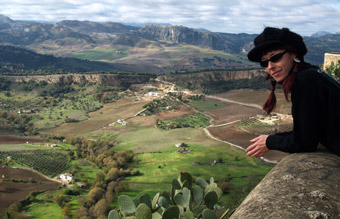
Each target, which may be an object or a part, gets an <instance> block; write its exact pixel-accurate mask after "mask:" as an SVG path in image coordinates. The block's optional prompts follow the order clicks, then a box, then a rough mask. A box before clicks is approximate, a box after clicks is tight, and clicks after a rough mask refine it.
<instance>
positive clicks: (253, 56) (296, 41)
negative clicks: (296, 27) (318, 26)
mask: <svg viewBox="0 0 340 219" xmlns="http://www.w3.org/2000/svg"><path fill="white" fill-rule="evenodd" d="M254 46H255V47H254V48H253V49H252V50H250V52H249V53H248V59H249V60H250V61H253V62H260V61H261V58H262V55H263V52H265V51H266V50H268V49H270V48H271V47H273V48H275V47H284V46H292V47H293V48H294V49H295V50H296V51H297V52H298V56H299V57H301V58H302V57H303V56H304V55H306V53H307V48H306V45H305V43H304V42H303V38H302V37H301V36H300V35H299V34H296V33H294V32H292V31H290V30H289V29H288V28H282V29H279V28H274V27H266V28H265V29H264V30H263V32H262V33H261V34H260V35H258V36H257V37H256V38H255V39H254Z"/></svg>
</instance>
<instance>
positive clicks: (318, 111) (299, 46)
mask: <svg viewBox="0 0 340 219" xmlns="http://www.w3.org/2000/svg"><path fill="white" fill-rule="evenodd" d="M306 53H307V48H306V45H305V43H304V42H303V39H302V37H301V36H300V35H298V34H296V33H294V32H291V31H290V30H289V29H288V28H282V29H279V28H272V27H266V28H265V29H264V31H263V32H262V33H261V34H260V35H258V36H257V37H256V38H255V40H254V48H253V49H252V50H251V51H250V52H249V53H248V58H249V60H251V61H254V62H259V63H260V65H261V66H262V67H263V68H265V71H266V72H267V79H269V80H270V82H271V86H272V91H271V94H270V95H269V97H268V99H267V101H266V103H265V104H264V107H263V109H264V110H265V111H266V112H267V113H268V114H269V113H270V112H271V111H272V110H273V109H274V108H275V104H276V98H275V93H274V91H275V85H276V83H279V84H281V85H282V88H283V91H284V94H285V96H286V99H287V100H288V101H289V100H291V101H292V116H293V131H291V132H283V133H277V134H274V135H269V136H268V135H260V136H258V137H257V138H254V139H252V140H250V142H251V143H253V144H252V145H250V146H249V147H248V148H247V149H246V152H247V155H249V156H252V157H261V156H263V155H265V154H266V153H267V152H269V150H279V151H284V152H290V153H295V152H312V151H316V149H317V146H318V145H319V144H321V145H323V146H324V147H326V148H327V149H328V150H329V151H330V152H332V153H335V154H337V155H339V156H340V84H339V83H338V82H336V81H335V80H334V79H332V78H330V77H329V76H328V75H327V74H325V73H323V72H322V71H321V70H320V69H319V68H318V67H316V66H312V65H310V64H308V63H306V62H305V61H304V55H306ZM289 96H290V97H289Z"/></svg>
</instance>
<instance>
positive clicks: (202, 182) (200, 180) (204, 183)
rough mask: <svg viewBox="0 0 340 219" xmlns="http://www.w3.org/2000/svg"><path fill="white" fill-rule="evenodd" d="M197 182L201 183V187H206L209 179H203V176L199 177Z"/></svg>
mask: <svg viewBox="0 0 340 219" xmlns="http://www.w3.org/2000/svg"><path fill="white" fill-rule="evenodd" d="M196 184H197V185H199V186H200V187H202V188H203V189H205V187H207V185H209V184H208V183H207V181H205V179H203V178H197V179H196Z"/></svg>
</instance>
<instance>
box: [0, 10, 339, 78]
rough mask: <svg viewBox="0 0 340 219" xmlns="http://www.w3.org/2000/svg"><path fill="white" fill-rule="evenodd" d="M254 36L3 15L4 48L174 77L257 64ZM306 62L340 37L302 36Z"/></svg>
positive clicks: (334, 46) (0, 40)
mask: <svg viewBox="0 0 340 219" xmlns="http://www.w3.org/2000/svg"><path fill="white" fill-rule="evenodd" d="M255 36H256V34H246V33H240V34H232V33H217V32H210V31H207V30H200V29H193V28H188V27H185V26H171V25H158V24H157V25H155V24H147V25H143V26H142V27H137V26H135V25H134V26H133V25H127V24H121V23H117V22H104V23H99V22H92V21H77V20H64V21H60V22H57V23H38V22H23V21H20V22H19V21H15V20H12V19H10V18H9V17H6V16H4V15H0V45H1V44H2V45H12V46H19V47H25V48H27V49H30V50H32V51H35V52H37V53H39V54H53V55H55V56H58V57H59V56H60V57H78V58H84V59H88V60H92V61H104V62H110V63H114V64H115V65H116V66H120V67H119V68H122V69H129V71H134V72H146V71H149V72H153V73H170V72H174V71H195V70H200V69H221V68H226V69H227V68H248V67H255V66H257V64H256V63H252V62H250V61H249V60H248V59H247V57H246V54H247V53H248V51H249V50H250V49H251V48H252V47H253V39H254V38H255ZM304 40H305V42H306V44H307V48H308V53H307V55H306V57H305V60H306V61H307V62H310V63H312V64H316V65H318V64H322V63H323V59H324V54H325V53H326V52H329V51H333V52H334V51H339V52H340V35H339V34H330V33H328V32H318V33H315V34H313V36H312V37H307V36H305V37H304Z"/></svg>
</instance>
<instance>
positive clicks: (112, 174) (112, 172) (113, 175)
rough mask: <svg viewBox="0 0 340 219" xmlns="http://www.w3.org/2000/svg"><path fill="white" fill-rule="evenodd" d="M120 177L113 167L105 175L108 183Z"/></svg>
mask: <svg viewBox="0 0 340 219" xmlns="http://www.w3.org/2000/svg"><path fill="white" fill-rule="evenodd" d="M119 176H120V172H119V169H118V168H116V167H113V168H111V169H110V171H109V172H108V173H107V177H108V179H109V180H110V181H115V180H117V179H118V177H119Z"/></svg>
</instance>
